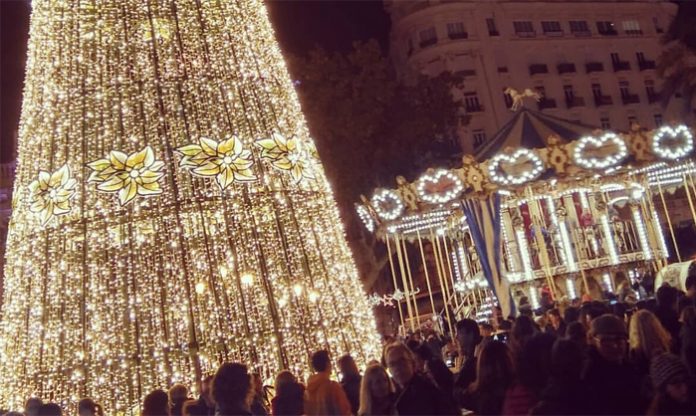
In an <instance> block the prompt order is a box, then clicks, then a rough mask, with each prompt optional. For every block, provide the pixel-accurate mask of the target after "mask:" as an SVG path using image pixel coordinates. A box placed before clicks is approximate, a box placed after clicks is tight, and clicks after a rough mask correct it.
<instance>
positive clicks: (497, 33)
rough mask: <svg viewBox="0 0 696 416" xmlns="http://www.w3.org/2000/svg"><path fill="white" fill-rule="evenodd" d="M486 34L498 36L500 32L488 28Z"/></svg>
mask: <svg viewBox="0 0 696 416" xmlns="http://www.w3.org/2000/svg"><path fill="white" fill-rule="evenodd" d="M488 36H500V32H498V31H497V30H489V31H488Z"/></svg>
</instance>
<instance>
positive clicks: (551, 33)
mask: <svg viewBox="0 0 696 416" xmlns="http://www.w3.org/2000/svg"><path fill="white" fill-rule="evenodd" d="M544 36H550V37H555V38H558V37H562V36H563V31H562V30H550V31H544Z"/></svg>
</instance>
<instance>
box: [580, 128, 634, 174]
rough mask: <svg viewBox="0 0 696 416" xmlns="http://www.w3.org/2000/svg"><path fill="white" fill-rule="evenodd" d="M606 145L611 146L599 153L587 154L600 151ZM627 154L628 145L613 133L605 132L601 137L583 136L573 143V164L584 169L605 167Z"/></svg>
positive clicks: (616, 162) (615, 162)
mask: <svg viewBox="0 0 696 416" xmlns="http://www.w3.org/2000/svg"><path fill="white" fill-rule="evenodd" d="M607 146H612V147H613V148H612V149H610V150H609V151H607V152H604V154H601V155H591V154H588V153H590V152H591V151H599V152H601V151H602V150H604V149H605V148H606V147H607ZM627 155H628V146H626V142H624V141H623V139H622V138H621V137H619V136H618V135H616V134H615V133H606V134H604V135H603V136H601V137H594V136H585V137H583V138H581V139H580V140H578V141H577V142H576V143H575V150H574V151H573V159H574V161H575V164H576V165H578V166H580V167H583V168H585V169H606V168H608V167H611V166H614V165H616V164H618V163H619V162H621V161H622V160H624V159H625V158H626V156H627Z"/></svg>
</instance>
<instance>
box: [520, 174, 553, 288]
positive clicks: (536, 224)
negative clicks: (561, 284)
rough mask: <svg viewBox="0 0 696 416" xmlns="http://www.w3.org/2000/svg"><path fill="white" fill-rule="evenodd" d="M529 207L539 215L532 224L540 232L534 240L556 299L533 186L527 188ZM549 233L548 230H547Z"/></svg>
mask: <svg viewBox="0 0 696 416" xmlns="http://www.w3.org/2000/svg"><path fill="white" fill-rule="evenodd" d="M526 191H527V195H528V198H527V205H528V206H529V207H530V208H531V207H532V206H533V207H534V210H535V211H536V214H537V219H536V221H535V219H534V218H535V215H534V214H532V216H531V217H532V224H534V227H535V228H536V229H537V230H538V232H535V233H534V239H535V240H536V242H537V247H539V252H540V253H542V255H541V256H539V260H540V261H542V262H543V263H544V264H543V269H544V274H545V275H546V283H548V285H549V289H550V290H551V294H552V296H553V297H554V298H556V296H557V292H558V290H557V288H556V283H555V282H554V281H553V274H552V273H551V264H550V262H549V253H548V251H547V248H546V241H545V240H544V233H543V232H542V225H544V223H543V222H542V221H543V219H542V215H543V211H542V210H541V206H540V205H539V201H538V200H537V199H535V198H534V191H533V190H532V187H531V186H527V189H526ZM547 232H548V228H547Z"/></svg>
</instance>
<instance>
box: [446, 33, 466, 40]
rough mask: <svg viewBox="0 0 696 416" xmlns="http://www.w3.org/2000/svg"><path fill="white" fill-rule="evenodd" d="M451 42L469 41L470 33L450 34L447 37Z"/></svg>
mask: <svg viewBox="0 0 696 416" xmlns="http://www.w3.org/2000/svg"><path fill="white" fill-rule="evenodd" d="M447 36H448V37H449V38H450V39H451V40H455V39H469V33H468V32H456V33H450V34H448V35H447Z"/></svg>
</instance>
